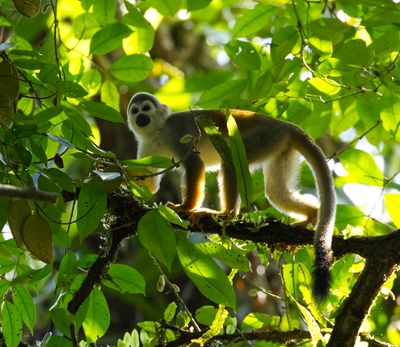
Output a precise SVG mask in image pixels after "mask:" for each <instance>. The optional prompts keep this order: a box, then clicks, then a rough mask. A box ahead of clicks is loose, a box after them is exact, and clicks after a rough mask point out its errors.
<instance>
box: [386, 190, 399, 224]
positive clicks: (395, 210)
mask: <svg viewBox="0 0 400 347" xmlns="http://www.w3.org/2000/svg"><path fill="white" fill-rule="evenodd" d="M385 206H386V209H387V211H388V213H389V215H390V217H391V218H392V221H393V223H394V225H395V226H396V227H397V228H400V194H394V193H392V194H385Z"/></svg>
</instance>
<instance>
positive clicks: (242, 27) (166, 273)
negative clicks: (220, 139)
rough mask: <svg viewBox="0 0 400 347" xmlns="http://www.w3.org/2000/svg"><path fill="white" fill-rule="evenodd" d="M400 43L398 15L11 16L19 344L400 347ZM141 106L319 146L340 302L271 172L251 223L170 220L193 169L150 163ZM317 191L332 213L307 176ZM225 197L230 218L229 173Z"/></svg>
mask: <svg viewBox="0 0 400 347" xmlns="http://www.w3.org/2000/svg"><path fill="white" fill-rule="evenodd" d="M399 27H400V5H399V4H398V1H395V0H393V1H392V0H374V1H372V0H361V1H352V0H324V1H323V0H320V1H319V0H315V1H311V0H246V1H233V0H147V1H140V0H137V1H128V0H125V1H123V0H114V1H112V0H81V1H66V0H42V1H40V0H31V1H25V0H13V1H8V0H0V60H1V61H0V92H1V93H0V226H1V227H2V233H1V234H0V275H1V277H0V299H1V302H0V318H1V320H0V327H1V333H0V344H2V345H3V344H4V345H6V346H7V347H16V346H21V345H33V344H40V345H43V346H62V347H63V346H66V347H67V346H68V347H69V346H73V347H76V346H93V345H98V346H102V345H103V346H105V345H111V346H118V347H129V346H131V347H136V346H184V345H193V346H195V345H200V346H203V345H204V346H222V345H224V346H225V345H226V346H250V345H251V346H257V347H264V346H265V347H266V346H284V345H293V346H294V345H305V346H320V345H327V346H331V347H332V346H340V347H343V346H354V345H355V346H366V345H369V346H390V345H393V346H395V345H400V328H399V327H400V325H399V324H400V313H399V306H398V304H397V303H398V301H399V298H400V296H399V292H400V282H399V281H398V279H397V275H396V270H397V269H398V266H399V264H400V252H399V249H400V233H399V231H398V230H397V229H398V228H399V226H400V213H399V212H400V192H399V191H400V185H399V184H400V180H399V177H398V174H399V172H400V169H399V144H398V143H399V140H400V131H399V125H400V67H399V64H398V61H399V57H400V30H399ZM138 91H147V92H150V93H153V94H154V95H156V96H157V98H159V99H160V100H161V101H162V102H163V103H165V104H167V105H168V106H169V107H170V108H171V109H172V111H180V110H189V109H192V108H205V109H207V108H219V109H229V108H238V109H246V110H254V111H257V112H259V113H262V114H266V115H269V116H272V117H276V118H279V119H283V120H286V121H289V122H292V123H295V124H297V125H299V126H300V127H301V128H302V129H304V130H305V131H306V132H307V133H308V134H309V135H310V136H311V137H312V138H314V139H315V140H317V142H318V144H319V145H320V146H321V148H322V149H323V151H324V152H325V154H326V157H327V160H328V163H329V165H330V168H331V169H332V173H333V176H334V182H335V190H336V193H337V197H338V206H337V216H336V224H335V236H334V239H333V253H334V257H335V264H334V266H333V267H332V269H331V274H332V283H331V290H330V292H329V295H328V298H327V299H326V300H325V301H324V302H321V303H318V302H316V301H315V299H314V298H313V296H312V292H311V287H312V286H311V282H312V279H311V273H312V270H313V261H314V260H313V259H314V253H313V247H312V243H313V241H312V239H313V231H312V230H309V229H310V228H309V229H307V228H306V227H304V226H301V225H300V224H295V222H296V221H297V220H296V219H295V218H291V217H288V216H286V215H283V214H281V213H279V212H278V211H277V210H275V209H274V208H272V207H271V206H270V205H269V203H268V202H267V201H266V199H265V197H264V187H263V179H262V173H261V172H255V173H254V174H252V176H251V182H252V190H251V194H250V193H249V194H248V195H249V196H248V198H249V199H250V203H249V204H247V205H250V206H246V207H248V208H247V209H245V211H243V213H241V214H239V215H238V216H235V217H231V218H221V217H218V216H213V215H209V214H207V215H206V214H205V215H204V216H203V218H201V219H199V220H193V218H192V217H193V216H192V217H191V216H188V215H185V214H179V215H178V214H176V213H175V212H174V211H173V210H172V209H170V208H169V207H168V206H167V205H166V204H165V203H166V202H176V201H179V199H180V196H179V182H177V175H176V170H174V169H175V168H177V167H179V162H176V161H174V160H173V158H160V157H147V158H142V159H135V153H136V147H135V141H134V137H133V135H132V134H131V133H130V132H129V131H128V129H127V127H126V125H125V124H124V123H125V118H126V107H127V104H128V102H129V99H130V97H131V95H132V94H133V93H135V92H138ZM232 142H234V141H232ZM154 171H156V172H158V173H160V174H161V173H165V177H164V179H163V184H162V188H161V189H160V191H159V192H158V193H157V195H156V196H153V195H152V194H151V193H150V192H149V191H148V189H146V188H145V187H143V185H142V184H141V181H142V180H143V178H145V177H146V175H149V174H152V172H154ZM245 179H246V177H238V180H239V181H242V180H245ZM247 179H249V178H247ZM299 187H300V189H301V190H302V191H303V192H306V193H311V194H315V195H316V188H315V182H314V179H313V176H312V173H311V171H310V170H309V168H308V167H307V165H302V166H301V170H300V182H299ZM207 191H208V194H207V200H206V204H207V206H209V207H211V208H217V207H218V199H217V197H216V196H217V191H218V186H217V184H216V176H215V174H214V173H210V174H207Z"/></svg>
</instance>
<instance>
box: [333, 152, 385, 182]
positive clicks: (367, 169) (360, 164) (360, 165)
mask: <svg viewBox="0 0 400 347" xmlns="http://www.w3.org/2000/svg"><path fill="white" fill-rule="evenodd" d="M339 159H340V162H341V163H342V165H343V167H344V168H345V169H346V171H347V172H348V173H349V175H348V176H347V177H346V179H347V181H349V182H354V183H361V184H366V185H371V186H378V187H380V186H382V184H383V173H382V170H381V169H380V168H379V167H378V165H376V162H375V160H374V158H373V157H372V155H371V154H369V153H367V152H364V151H361V150H359V149H349V150H347V151H345V152H343V153H342V154H341V155H340V156H339Z"/></svg>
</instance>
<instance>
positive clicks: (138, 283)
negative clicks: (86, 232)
mask: <svg viewBox="0 0 400 347" xmlns="http://www.w3.org/2000/svg"><path fill="white" fill-rule="evenodd" d="M107 274H108V276H110V277H111V278H110V279H106V280H104V281H103V282H102V283H104V284H105V285H106V286H108V287H110V288H113V289H115V290H118V291H119V292H120V293H129V294H145V285H146V283H145V281H144V278H143V276H142V275H141V274H140V273H139V272H138V271H136V270H135V269H134V268H133V267H131V266H129V265H125V264H111V265H110V267H109V269H108V272H107Z"/></svg>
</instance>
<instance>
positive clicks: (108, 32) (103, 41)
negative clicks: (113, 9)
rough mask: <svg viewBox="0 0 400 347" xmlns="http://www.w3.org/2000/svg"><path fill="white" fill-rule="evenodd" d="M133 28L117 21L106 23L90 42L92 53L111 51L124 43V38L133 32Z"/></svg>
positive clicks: (98, 53) (101, 53) (99, 53)
mask: <svg viewBox="0 0 400 347" xmlns="http://www.w3.org/2000/svg"><path fill="white" fill-rule="evenodd" d="M131 32H132V31H131V29H129V28H128V26H126V25H125V24H122V23H120V22H115V23H111V24H108V25H106V26H105V27H104V28H103V29H101V30H99V31H98V32H96V34H94V36H93V38H92V40H91V43H90V53H92V54H96V55H103V54H106V53H109V52H111V51H113V50H115V49H117V48H118V47H120V46H121V44H122V39H123V38H125V37H128V36H129V35H130V34H131Z"/></svg>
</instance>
